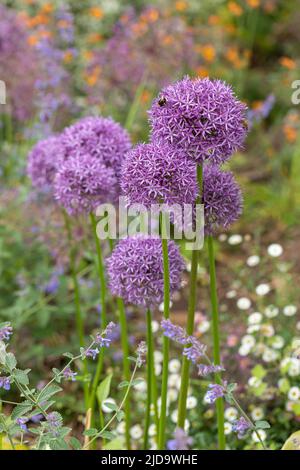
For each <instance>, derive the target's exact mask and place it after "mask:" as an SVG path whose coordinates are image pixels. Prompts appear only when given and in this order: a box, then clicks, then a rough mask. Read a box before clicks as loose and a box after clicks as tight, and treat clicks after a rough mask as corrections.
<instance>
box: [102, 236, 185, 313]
mask: <svg viewBox="0 0 300 470" xmlns="http://www.w3.org/2000/svg"><path fill="white" fill-rule="evenodd" d="M168 252H169V270H170V291H171V293H172V292H174V291H175V290H177V289H179V287H180V278H181V274H182V271H183V269H184V262H183V259H182V257H181V255H180V252H179V249H178V247H177V246H176V244H175V243H174V242H173V241H172V240H169V241H168ZM107 267H108V276H109V285H110V288H111V291H112V293H113V294H114V295H116V296H119V297H122V298H123V299H124V300H125V302H126V303H132V304H134V305H140V306H145V307H150V306H154V305H158V304H160V303H161V302H162V300H163V297H164V280H163V260H162V247H161V239H160V238H159V237H151V238H150V237H149V236H147V235H145V234H139V235H135V236H133V237H128V238H125V239H123V240H120V241H119V243H118V245H117V246H116V247H115V249H114V250H113V252H112V255H111V256H110V258H109V259H108V261H107Z"/></svg>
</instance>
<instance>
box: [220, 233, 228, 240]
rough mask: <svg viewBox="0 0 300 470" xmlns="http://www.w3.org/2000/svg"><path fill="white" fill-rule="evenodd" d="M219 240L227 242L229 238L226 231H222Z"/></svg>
mask: <svg viewBox="0 0 300 470" xmlns="http://www.w3.org/2000/svg"><path fill="white" fill-rule="evenodd" d="M219 240H220V242H225V241H226V240H227V235H226V233H221V234H220V235H219Z"/></svg>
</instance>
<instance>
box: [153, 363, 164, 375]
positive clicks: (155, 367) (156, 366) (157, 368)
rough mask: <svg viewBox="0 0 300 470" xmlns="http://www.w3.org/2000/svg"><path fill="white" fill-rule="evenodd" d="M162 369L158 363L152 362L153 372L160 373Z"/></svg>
mask: <svg viewBox="0 0 300 470" xmlns="http://www.w3.org/2000/svg"><path fill="white" fill-rule="evenodd" d="M161 371H162V367H161V365H160V364H158V363H156V364H154V373H155V375H160V374H161Z"/></svg>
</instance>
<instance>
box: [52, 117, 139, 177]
mask: <svg viewBox="0 0 300 470" xmlns="http://www.w3.org/2000/svg"><path fill="white" fill-rule="evenodd" d="M61 143H62V146H63V148H64V155H63V157H64V159H69V158H71V157H82V156H84V155H89V156H90V157H95V158H97V159H98V160H100V162H101V163H102V164H103V165H105V166H106V167H107V168H111V169H112V170H113V171H114V173H115V176H116V177H117V178H118V177H119V175H120V170H121V165H122V162H123V159H124V157H125V154H126V152H127V151H128V150H129V149H130V148H131V143H130V137H129V135H128V133H127V131H126V130H125V129H123V128H122V127H121V125H120V124H118V123H117V122H115V121H114V120H113V119H111V118H103V117H85V118H83V119H80V121H78V122H76V123H75V124H73V125H72V126H70V127H67V128H66V129H65V130H64V132H63V133H62V135H61Z"/></svg>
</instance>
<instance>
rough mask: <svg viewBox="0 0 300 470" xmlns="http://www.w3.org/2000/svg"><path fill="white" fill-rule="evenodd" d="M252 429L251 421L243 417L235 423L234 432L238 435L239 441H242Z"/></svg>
mask: <svg viewBox="0 0 300 470" xmlns="http://www.w3.org/2000/svg"><path fill="white" fill-rule="evenodd" d="M251 427H252V426H251V423H250V421H248V420H247V419H245V418H244V417H243V416H241V417H240V418H239V419H237V420H236V421H235V422H234V423H233V426H232V430H233V431H234V432H236V433H237V436H238V438H239V439H242V438H243V437H244V435H245V434H246V432H247V431H248V430H249V429H250V428H251Z"/></svg>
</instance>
